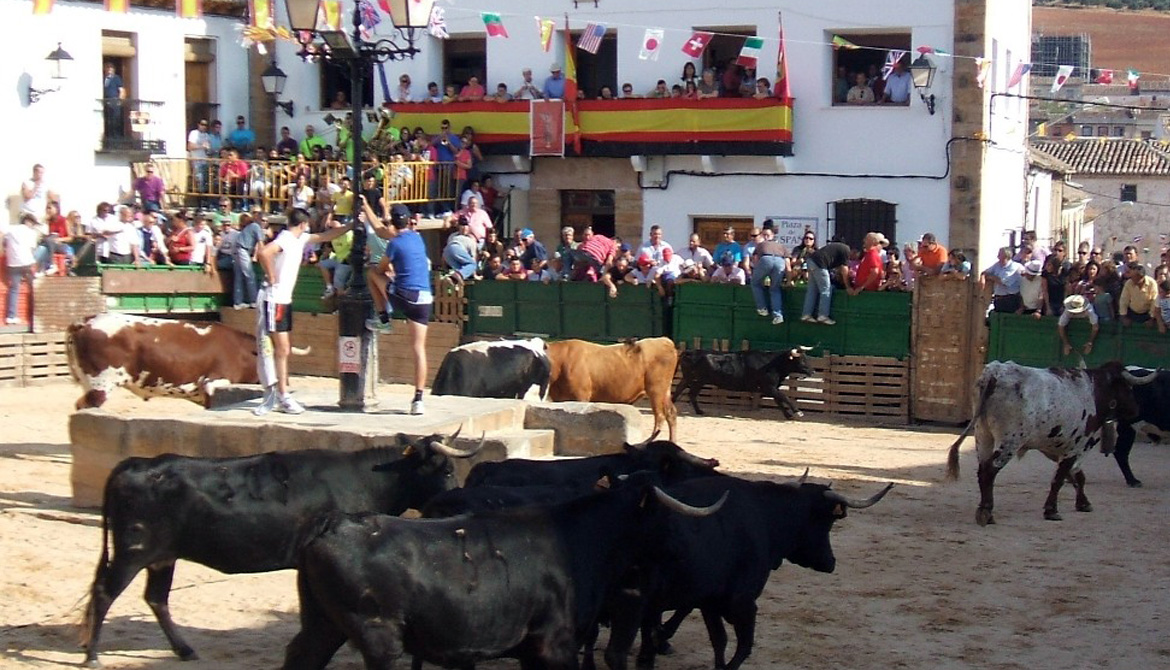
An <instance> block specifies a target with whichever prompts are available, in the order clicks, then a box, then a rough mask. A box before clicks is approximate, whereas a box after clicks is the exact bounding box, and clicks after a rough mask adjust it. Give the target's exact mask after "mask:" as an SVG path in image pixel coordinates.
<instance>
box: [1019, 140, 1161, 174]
mask: <svg viewBox="0 0 1170 670" xmlns="http://www.w3.org/2000/svg"><path fill="white" fill-rule="evenodd" d="M1029 145H1030V146H1031V148H1032V149H1035V150H1037V151H1039V152H1041V153H1044V154H1047V155H1048V156H1051V157H1052V158H1055V159H1057V160H1059V161H1062V162H1064V163H1068V164H1069V165H1070V166H1072V169H1073V171H1074V172H1075V173H1076V174H1082V175H1143V176H1170V151H1167V149H1166V148H1164V147H1162V145H1160V144H1159V143H1157V142H1147V141H1144V140H1134V139H1126V138H1112V137H1101V138H1097V137H1094V138H1078V139H1074V140H1051V139H1033V140H1031V141H1030V142H1029Z"/></svg>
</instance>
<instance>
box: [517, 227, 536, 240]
mask: <svg viewBox="0 0 1170 670" xmlns="http://www.w3.org/2000/svg"><path fill="white" fill-rule="evenodd" d="M530 237H533V234H532V229H531V228H524V229H523V230H521V231H520V239H522V240H526V239H528V238H530Z"/></svg>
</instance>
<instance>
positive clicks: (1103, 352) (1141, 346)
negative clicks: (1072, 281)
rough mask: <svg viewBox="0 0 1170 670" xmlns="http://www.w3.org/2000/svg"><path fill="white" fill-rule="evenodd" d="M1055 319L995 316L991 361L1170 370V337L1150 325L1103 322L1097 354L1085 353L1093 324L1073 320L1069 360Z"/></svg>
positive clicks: (1043, 365)
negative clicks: (1113, 363)
mask: <svg viewBox="0 0 1170 670" xmlns="http://www.w3.org/2000/svg"><path fill="white" fill-rule="evenodd" d="M1056 321H1057V320H1056V317H1054V316H1045V317H1041V318H1039V319H1037V318H1035V317H1033V316H1025V315H1020V314H1001V313H997V312H993V313H992V314H991V335H990V339H989V341H988V343H987V360H988V361H1014V362H1016V363H1019V364H1020V365H1030V366H1033V367H1041V368H1046V367H1077V366H1078V365H1080V363H1081V359H1082V357H1083V359H1084V363H1085V365H1086V366H1088V367H1096V366H1098V365H1101V364H1102V363H1105V362H1107V361H1114V360H1119V361H1122V362H1123V363H1125V364H1126V365H1141V366H1144V367H1154V368H1156V367H1163V368H1164V367H1170V334H1166V335H1163V334H1161V333H1159V332H1158V329H1157V328H1156V327H1153V326H1151V327H1148V328H1147V327H1146V326H1145V324H1142V325H1135V326H1122V325H1121V323H1120V322H1119V321H1116V320H1113V321H1102V322H1101V324H1100V332H1098V333H1097V339H1096V341H1095V342H1094V343H1093V351H1092V353H1089V354H1088V355H1085V354H1084V353H1083V349H1084V345H1085V342H1087V341H1088V340H1089V329H1090V328H1089V322H1088V321H1086V320H1084V319H1073V320H1072V322H1071V323H1069V325H1068V338H1069V342H1070V343H1071V344H1072V345H1073V351H1072V353H1071V354H1069V355H1068V356H1064V355H1063V352H1062V351H1061V344H1060V335H1059V334H1057V332H1056Z"/></svg>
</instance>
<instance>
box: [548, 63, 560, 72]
mask: <svg viewBox="0 0 1170 670" xmlns="http://www.w3.org/2000/svg"><path fill="white" fill-rule="evenodd" d="M548 71H549V72H560V71H561V64H560V63H553V64H552V65H550V66H548Z"/></svg>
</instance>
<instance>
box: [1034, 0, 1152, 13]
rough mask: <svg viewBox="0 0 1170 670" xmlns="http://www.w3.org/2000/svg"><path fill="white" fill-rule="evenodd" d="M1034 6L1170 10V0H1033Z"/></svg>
mask: <svg viewBox="0 0 1170 670" xmlns="http://www.w3.org/2000/svg"><path fill="white" fill-rule="evenodd" d="M1032 5H1033V6H1034V7H1042V6H1047V7H1073V8H1080V7H1090V8H1102V7H1104V8H1107V9H1131V10H1141V9H1152V10H1154V11H1158V12H1170V0H1033V2H1032Z"/></svg>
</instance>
